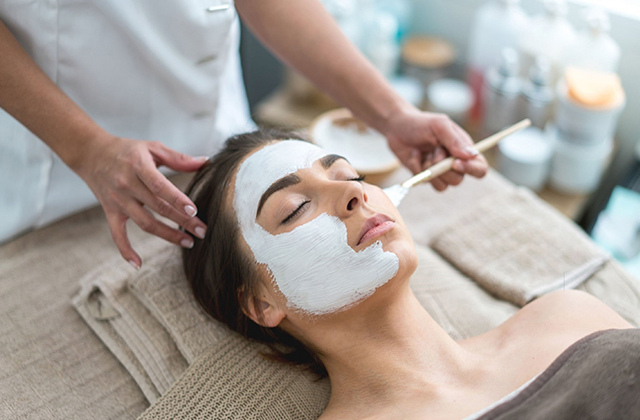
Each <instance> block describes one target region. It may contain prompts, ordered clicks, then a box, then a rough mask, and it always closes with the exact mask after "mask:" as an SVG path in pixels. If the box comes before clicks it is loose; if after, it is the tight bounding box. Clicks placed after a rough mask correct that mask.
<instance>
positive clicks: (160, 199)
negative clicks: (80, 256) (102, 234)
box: [72, 136, 207, 268]
mask: <svg viewBox="0 0 640 420" xmlns="http://www.w3.org/2000/svg"><path fill="white" fill-rule="evenodd" d="M88 147H89V146H88ZM206 161H207V160H206V158H193V157H190V156H187V155H184V154H182V153H178V152H176V151H174V150H172V149H170V148H168V147H166V146H164V145H163V144H162V143H160V142H155V141H141V140H131V139H126V138H120V137H115V136H106V137H103V138H101V139H97V140H96V141H92V142H91V143H90V150H88V151H86V153H84V154H83V159H82V160H81V161H80V162H78V164H77V166H75V167H72V169H73V170H74V171H75V172H76V173H77V174H78V175H80V177H81V178H82V179H83V180H84V181H85V182H86V183H87V184H88V185H89V187H90V188H91V190H92V191H93V193H94V194H95V196H96V197H97V198H98V200H99V201H100V203H101V204H102V207H103V208H104V212H105V214H106V216H107V221H108V223H109V228H110V230H111V236H112V237H113V240H114V242H115V243H116V246H117V247H118V249H119V250H120V253H121V254H122V256H123V257H124V258H125V259H126V260H127V261H129V263H130V264H131V265H133V266H134V267H135V268H140V266H141V264H142V260H141V258H140V256H139V255H138V254H137V253H136V252H135V251H134V250H133V248H132V247H131V244H130V243H129V239H128V237H127V232H126V224H125V223H126V221H127V219H132V220H133V221H134V222H135V223H136V224H137V225H138V226H140V227H141V228H142V230H144V231H145V232H148V233H151V234H153V235H156V236H159V237H161V238H163V239H166V240H167V241H169V242H173V243H174V244H177V245H181V246H183V247H187V248H190V247H191V246H193V238H192V237H191V236H189V235H188V234H187V233H186V232H181V231H179V230H177V229H174V228H172V227H169V226H168V225H166V224H164V223H162V222H160V221H159V220H157V219H156V218H155V217H153V215H152V214H151V212H149V210H148V209H147V208H145V206H147V207H148V208H149V209H153V210H154V211H156V212H157V213H158V214H160V215H162V216H164V217H166V218H168V219H170V220H173V221H174V222H176V223H178V225H180V226H182V227H184V228H185V229H186V230H187V231H189V232H191V233H193V234H194V235H195V236H197V237H200V238H202V237H204V232H205V229H206V225H205V224H204V223H203V222H202V221H201V220H200V219H199V218H197V217H193V216H195V214H196V211H197V210H196V207H195V204H193V202H192V201H191V200H190V199H189V198H188V197H187V196H186V195H185V194H184V193H182V192H181V191H180V190H179V189H178V188H177V187H176V186H174V185H173V184H172V183H171V182H170V181H169V180H168V179H167V178H166V177H165V176H164V175H163V174H162V173H161V172H160V171H159V170H158V169H157V168H158V166H160V165H164V166H167V167H169V168H172V169H174V170H177V171H183V172H192V171H196V170H198V169H200V167H201V166H202V165H203V164H204V163H205V162H206Z"/></svg>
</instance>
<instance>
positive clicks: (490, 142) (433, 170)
mask: <svg viewBox="0 0 640 420" xmlns="http://www.w3.org/2000/svg"><path fill="white" fill-rule="evenodd" d="M530 125H531V120H529V119H528V118H526V119H524V120H522V121H520V122H518V123H515V124H514V125H512V126H510V127H507V128H505V129H504V130H502V131H500V132H497V133H496V134H494V135H492V136H489V137H487V138H486V139H484V140H482V141H479V142H478V143H476V144H475V148H476V149H477V150H478V151H479V152H480V153H484V152H486V151H487V150H489V149H491V148H492V147H493V146H495V145H496V144H498V142H499V141H500V140H502V139H503V138H505V137H507V136H508V135H510V134H513V133H515V132H516V131H518V130H521V129H523V128H525V127H528V126H530ZM455 159H456V158H454V157H453V156H449V157H448V158H446V159H443V160H441V161H440V162H438V163H436V164H435V165H433V166H431V167H429V168H427V169H426V170H425V171H423V172H420V173H419V174H417V175H414V176H413V177H411V178H409V179H408V180H406V181H405V182H403V183H402V186H403V187H405V188H411V187H413V186H414V185H417V184H421V183H423V182H428V181H431V180H432V179H433V178H437V177H439V176H440V175H442V174H444V173H445V172H449V171H450V170H451V166H452V165H453V161H454V160H455Z"/></svg>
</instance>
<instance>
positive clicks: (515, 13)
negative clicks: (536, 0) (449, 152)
mask: <svg viewBox="0 0 640 420" xmlns="http://www.w3.org/2000/svg"><path fill="white" fill-rule="evenodd" d="M528 24H529V18H528V17H527V16H526V15H525V13H524V12H523V11H522V9H521V8H520V6H519V0H491V1H488V2H486V3H485V4H483V5H482V6H481V7H480V8H479V9H478V11H477V12H476V15H475V18H474V21H473V25H472V28H471V38H470V42H469V56H468V83H469V86H471V90H472V91H473V95H474V101H475V102H474V106H473V109H472V111H471V115H472V118H474V119H478V118H480V117H481V115H482V107H483V105H482V104H483V99H482V91H483V86H484V76H485V74H486V72H487V70H488V69H489V68H491V67H495V66H497V65H498V63H499V61H500V53H501V51H502V50H503V49H504V48H516V47H517V45H518V39H519V37H520V35H521V31H522V30H523V29H525V28H526V27H527V26H528Z"/></svg>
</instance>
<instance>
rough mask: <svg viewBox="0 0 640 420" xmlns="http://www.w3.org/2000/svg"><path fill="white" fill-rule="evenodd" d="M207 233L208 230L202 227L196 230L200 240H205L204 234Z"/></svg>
mask: <svg viewBox="0 0 640 420" xmlns="http://www.w3.org/2000/svg"><path fill="white" fill-rule="evenodd" d="M205 233H207V230H206V229H205V228H203V227H201V226H198V227H197V228H196V236H197V237H198V238H200V239H204V234H205Z"/></svg>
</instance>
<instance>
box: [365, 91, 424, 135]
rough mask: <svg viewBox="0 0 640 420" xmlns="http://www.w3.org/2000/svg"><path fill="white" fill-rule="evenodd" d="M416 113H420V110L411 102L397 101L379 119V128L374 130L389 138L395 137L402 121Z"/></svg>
mask: <svg viewBox="0 0 640 420" xmlns="http://www.w3.org/2000/svg"><path fill="white" fill-rule="evenodd" d="M415 112H420V110H419V109H417V108H416V107H415V106H413V105H412V104H410V103H409V102H407V101H405V100H401V101H397V102H396V103H394V104H393V105H392V106H391V107H389V108H388V109H387V110H386V112H385V114H384V115H383V116H382V117H381V118H379V119H378V121H379V126H378V127H374V128H375V129H376V130H378V131H379V132H380V133H382V134H383V135H384V136H385V137H387V138H388V137H390V136H393V134H394V133H395V131H396V130H397V128H398V126H399V125H401V124H402V121H403V120H405V119H406V117H407V116H408V115H410V114H412V113H415Z"/></svg>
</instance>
